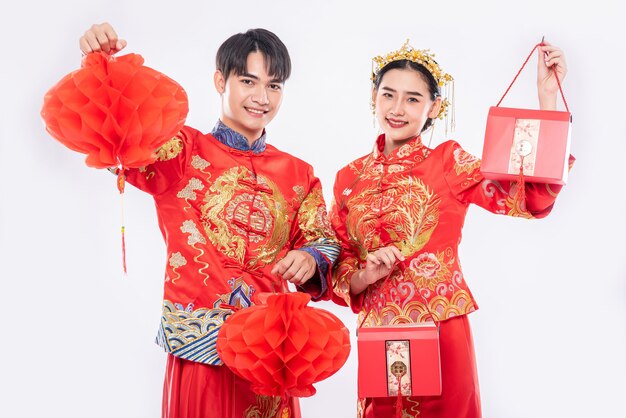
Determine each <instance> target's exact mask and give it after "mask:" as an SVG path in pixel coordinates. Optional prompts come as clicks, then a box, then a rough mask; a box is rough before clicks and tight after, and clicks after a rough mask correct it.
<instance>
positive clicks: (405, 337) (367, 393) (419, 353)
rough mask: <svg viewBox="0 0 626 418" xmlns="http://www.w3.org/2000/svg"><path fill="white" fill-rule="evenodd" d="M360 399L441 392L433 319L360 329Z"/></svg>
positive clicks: (435, 331) (437, 341)
mask: <svg viewBox="0 0 626 418" xmlns="http://www.w3.org/2000/svg"><path fill="white" fill-rule="evenodd" d="M357 345H358V361H359V372H358V395H359V398H376V397H397V396H398V386H399V385H398V378H399V380H400V382H399V383H400V387H401V388H402V389H401V391H402V396H438V395H441V360H440V354H439V328H438V327H437V325H435V324H434V323H431V322H427V323H420V324H405V325H393V326H377V327H367V328H365V327H361V328H359V329H358V337H357Z"/></svg>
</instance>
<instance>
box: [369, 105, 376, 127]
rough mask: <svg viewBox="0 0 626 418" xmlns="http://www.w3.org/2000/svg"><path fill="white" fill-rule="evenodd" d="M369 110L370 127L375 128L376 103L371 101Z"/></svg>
mask: <svg viewBox="0 0 626 418" xmlns="http://www.w3.org/2000/svg"><path fill="white" fill-rule="evenodd" d="M370 109H372V126H373V127H374V128H375V127H376V103H374V101H373V100H372V101H371V102H370Z"/></svg>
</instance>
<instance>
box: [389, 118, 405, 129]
mask: <svg viewBox="0 0 626 418" xmlns="http://www.w3.org/2000/svg"><path fill="white" fill-rule="evenodd" d="M385 120H386V121H387V124H388V125H389V126H391V127H392V128H402V127H404V126H406V125H408V123H409V122H405V121H402V120H395V119H389V118H385Z"/></svg>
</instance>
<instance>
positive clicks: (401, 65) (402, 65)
mask: <svg viewBox="0 0 626 418" xmlns="http://www.w3.org/2000/svg"><path fill="white" fill-rule="evenodd" d="M393 69H400V70H403V69H411V70H413V71H416V72H418V73H419V74H420V75H421V76H422V79H423V80H424V81H425V82H426V84H427V85H428V92H429V93H430V100H432V101H435V100H437V97H440V96H441V90H439V84H437V80H435V77H433V75H432V74H431V73H430V71H428V69H427V68H426V67H424V66H423V65H422V64H418V63H417V62H413V61H409V60H398V61H391V62H390V63H389V64H387V65H385V66H384V67H383V68H381V69H380V71H378V73H377V74H376V77H375V78H374V88H375V89H376V90H378V87H380V82H381V81H382V80H383V76H384V75H385V74H386V73H387V71H389V70H393ZM432 124H433V119H432V118H428V119H427V120H426V123H424V127H423V128H422V132H424V131H425V130H427V129H428V128H430V127H431V126H432Z"/></svg>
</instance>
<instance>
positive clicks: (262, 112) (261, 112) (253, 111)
mask: <svg viewBox="0 0 626 418" xmlns="http://www.w3.org/2000/svg"><path fill="white" fill-rule="evenodd" d="M244 109H246V111H247V112H248V113H251V114H253V115H258V116H263V115H265V114H266V113H267V112H269V110H263V109H254V108H252V107H244Z"/></svg>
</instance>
